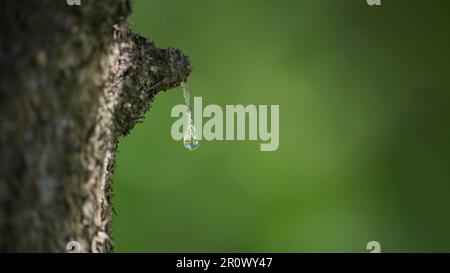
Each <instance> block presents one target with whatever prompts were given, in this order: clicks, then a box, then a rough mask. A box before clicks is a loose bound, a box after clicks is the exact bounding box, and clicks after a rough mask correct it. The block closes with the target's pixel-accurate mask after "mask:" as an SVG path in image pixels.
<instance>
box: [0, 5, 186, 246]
mask: <svg viewBox="0 0 450 273" xmlns="http://www.w3.org/2000/svg"><path fill="white" fill-rule="evenodd" d="M130 12H131V8H130V2H129V1H128V0H109V1H95V0H90V1H89V0H82V2H81V6H68V5H67V4H66V2H65V1H52V0H36V1H15V0H5V1H1V8H0V251H2V252H5V251H7V252H28V251H33V252H63V251H65V248H66V244H67V243H68V242H69V241H71V240H75V241H78V242H79V243H80V245H81V251H83V252H108V251H111V250H112V240H111V237H110V230H111V214H112V204H111V193H112V173H113V171H114V166H115V153H116V149H117V143H118V140H119V138H120V137H121V136H123V135H126V134H128V133H129V132H130V130H131V129H132V128H133V127H134V125H135V124H136V123H138V122H141V121H142V120H143V115H144V113H145V112H146V111H147V109H148V108H149V106H150V103H151V101H152V99H153V97H154V96H155V94H156V93H157V92H158V91H161V90H167V89H169V88H172V87H174V86H177V85H179V84H180V83H181V81H183V80H185V79H186V77H187V76H188V75H189V73H190V71H191V67H190V62H189V59H188V57H187V56H185V55H184V54H183V53H182V52H181V51H179V50H177V49H172V48H169V49H159V48H157V47H155V46H154V44H153V43H152V42H151V41H149V40H148V39H146V38H144V37H141V36H139V35H137V34H134V33H133V32H131V31H130V29H129V26H128V25H127V23H126V18H127V16H128V15H129V14H130Z"/></svg>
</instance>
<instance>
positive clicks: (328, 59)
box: [113, 0, 450, 252]
mask: <svg viewBox="0 0 450 273" xmlns="http://www.w3.org/2000/svg"><path fill="white" fill-rule="evenodd" d="M134 4H135V5H134V13H133V15H132V16H131V19H130V22H131V25H132V27H133V29H134V30H135V31H136V32H138V33H141V34H142V35H145V36H148V37H150V38H151V39H152V40H154V41H155V42H156V44H157V46H159V47H169V46H172V47H177V48H180V49H182V50H183V51H184V52H185V53H186V54H187V55H189V56H190V57H191V60H192V64H193V67H194V69H193V72H192V74H191V76H190V77H189V86H190V90H191V97H193V96H202V97H203V105H204V106H205V105H207V104H218V105H221V106H222V107H224V106H225V105H226V104H244V105H247V104H256V105H258V104H268V105H271V104H279V105H280V146H279V149H278V150H277V151H274V152H261V151H260V150H259V145H260V142H259V141H214V142H207V141H202V142H201V145H200V147H199V149H198V150H196V151H194V152H189V151H187V150H186V149H185V148H184V146H183V144H182V142H181V141H174V140H173V139H172V138H171V135H170V128H171V126H172V123H173V122H174V121H175V120H176V119H175V118H172V117H171V116H170V111H171V109H172V107H173V106H174V105H176V104H181V103H183V96H182V91H181V89H180V88H176V89H173V90H170V91H168V92H166V93H164V92H163V93H160V94H159V95H158V96H157V98H156V100H155V102H154V104H153V106H152V108H151V110H150V111H149V113H148V114H147V116H146V119H145V122H144V123H143V124H140V125H138V126H137V127H136V128H135V129H134V130H133V132H132V134H131V135H129V136H127V137H126V138H124V139H122V140H121V143H120V146H119V154H118V162H117V163H118V164H117V166H118V167H117V170H116V174H115V179H114V189H115V196H114V204H115V210H116V213H117V214H116V215H115V217H114V222H113V236H114V238H115V243H116V251H117V252H128V251H131V252H194V251H195V252H208V251H213V252H244V251H245V252H247V251H255V252H311V251H312V252H330V251H331V252H368V251H367V250H366V244H367V242H369V241H372V240H376V241H379V242H380V243H381V250H382V251H383V252H397V251H407V252H418V251H450V219H449V216H450V213H449V209H450V130H449V124H450V122H449V121H450V118H449V117H450V107H449V106H450V77H449V72H450V54H449V53H450V52H449V51H450V3H449V1H442V0H432V1H411V0H403V1H400V0H396V1H386V0H383V1H382V6H381V7H371V6H368V5H367V4H366V1H365V0H339V1H337V0H327V1H326V0H296V1H294V0H292V1H286V0H283V1H273V0H271V1H264V0H248V1H239V0H227V1H218V0H196V1H185V0H152V1H144V0H136V1H135V2H134ZM206 120H207V119H206V118H205V119H204V121H206Z"/></svg>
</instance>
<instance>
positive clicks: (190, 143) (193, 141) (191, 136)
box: [181, 82, 200, 151]
mask: <svg viewBox="0 0 450 273" xmlns="http://www.w3.org/2000/svg"><path fill="white" fill-rule="evenodd" d="M181 87H182V88H183V96H184V102H185V104H186V108H187V111H186V114H187V118H188V124H187V126H186V132H184V136H183V144H184V147H186V149H188V150H189V151H193V150H195V149H197V148H198V146H199V145H200V141H199V140H198V135H197V131H196V130H195V127H194V125H193V124H192V123H193V122H192V115H191V106H190V95H189V89H188V86H187V82H181Z"/></svg>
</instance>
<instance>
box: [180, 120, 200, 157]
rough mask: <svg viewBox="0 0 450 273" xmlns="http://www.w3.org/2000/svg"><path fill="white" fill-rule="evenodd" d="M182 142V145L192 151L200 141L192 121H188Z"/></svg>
mask: <svg viewBox="0 0 450 273" xmlns="http://www.w3.org/2000/svg"><path fill="white" fill-rule="evenodd" d="M183 143H184V147H186V149H188V150H189V151H193V150H195V149H197V148H198V146H200V141H198V135H197V132H196V130H195V127H194V125H192V122H189V123H188V126H187V128H186V132H184V137H183Z"/></svg>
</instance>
